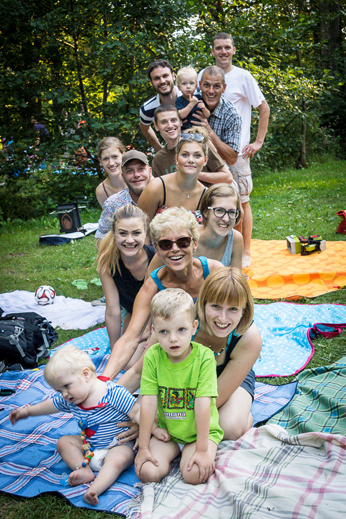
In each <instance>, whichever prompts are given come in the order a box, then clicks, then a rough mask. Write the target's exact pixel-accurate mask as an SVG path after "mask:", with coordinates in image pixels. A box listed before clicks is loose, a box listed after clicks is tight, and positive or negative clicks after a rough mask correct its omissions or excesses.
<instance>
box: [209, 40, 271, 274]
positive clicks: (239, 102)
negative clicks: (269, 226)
mask: <svg viewBox="0 0 346 519" xmlns="http://www.w3.org/2000/svg"><path fill="white" fill-rule="evenodd" d="M235 52H236V48H235V46H234V42H233V39H232V37H231V36H230V35H229V34H227V33H225V32H221V33H219V34H216V35H215V36H214V38H213V47H212V50H211V53H212V55H213V56H214V58H215V63H216V65H217V66H218V67H220V68H221V69H222V70H223V72H224V74H225V82H226V89H225V92H224V94H223V95H224V97H225V98H226V99H228V100H229V101H231V102H232V103H233V104H234V106H235V107H236V109H237V110H238V113H239V115H240V116H241V118H242V134H241V141H240V152H239V155H238V159H237V162H236V163H235V164H234V165H232V166H230V169H231V171H232V174H233V177H234V179H235V180H236V182H237V184H238V186H239V191H240V198H241V202H242V207H243V219H242V221H241V222H240V224H238V230H239V231H241V233H242V235H243V239H244V254H243V267H247V266H249V265H250V264H251V253H250V243H251V234H252V211H251V207H250V193H251V191H252V178H251V169H250V157H253V156H254V155H255V153H256V152H257V151H258V150H259V149H260V148H261V147H262V145H263V142H264V138H265V135H266V132H267V127H268V120H269V113H270V109H269V106H268V103H267V101H266V100H265V98H264V95H263V94H262V92H261V90H260V88H259V86H258V84H257V81H256V80H255V78H254V77H253V76H252V75H251V74H250V72H248V71H247V70H244V69H241V68H239V67H235V66H234V65H232V57H233V56H234V54H235ZM202 72H203V71H201V72H200V74H199V78H200V77H201V75H202ZM252 106H253V107H254V108H257V109H258V111H259V121H258V129H257V136H256V140H255V141H254V142H252V143H250V133H251V107H252Z"/></svg>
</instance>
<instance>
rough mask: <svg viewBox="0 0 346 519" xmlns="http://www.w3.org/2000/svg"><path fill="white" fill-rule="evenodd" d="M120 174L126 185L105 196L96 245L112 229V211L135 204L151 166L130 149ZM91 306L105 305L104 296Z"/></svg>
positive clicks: (147, 179) (149, 179)
mask: <svg viewBox="0 0 346 519" xmlns="http://www.w3.org/2000/svg"><path fill="white" fill-rule="evenodd" d="M121 174H122V176H123V179H124V181H125V184H126V185H127V187H126V188H125V189H123V190H122V191H119V192H118V193H115V195H111V196H109V197H108V198H107V200H106V201H105V203H104V204H103V209H102V213H101V217H100V219H99V226H98V229H97V231H96V234H95V238H96V239H97V247H98V246H99V244H100V241H101V240H102V238H103V237H104V236H105V235H106V234H107V232H108V231H110V230H111V229H112V221H113V216H114V213H115V211H116V210H117V209H119V207H122V206H124V205H127V204H134V205H137V202H138V198H139V197H140V195H141V194H142V191H143V190H144V188H145V187H146V186H147V185H148V184H149V182H150V181H151V179H152V175H151V167H150V166H149V161H148V157H147V156H146V155H145V153H142V152H141V151H137V150H130V151H127V152H126V153H124V155H123V156H122V161H121ZM91 304H92V305H93V306H105V305H106V298H105V296H103V297H101V298H100V299H96V300H95V301H92V302H91Z"/></svg>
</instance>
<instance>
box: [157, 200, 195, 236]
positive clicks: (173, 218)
mask: <svg viewBox="0 0 346 519" xmlns="http://www.w3.org/2000/svg"><path fill="white" fill-rule="evenodd" d="M149 229H150V236H151V239H152V242H153V244H154V245H156V244H157V242H158V241H159V240H160V239H161V238H162V236H163V235H164V234H165V233H168V232H170V231H172V229H174V230H179V231H185V230H186V232H187V233H188V234H189V235H190V236H191V238H192V239H193V240H194V241H195V242H197V241H198V239H199V230H198V223H197V220H196V217H195V216H194V215H193V214H192V213H191V212H190V211H187V210H186V209H185V208H184V207H169V208H168V209H165V210H164V211H163V212H162V213H159V214H157V215H156V216H155V217H154V218H153V220H152V221H151V223H150V226H149Z"/></svg>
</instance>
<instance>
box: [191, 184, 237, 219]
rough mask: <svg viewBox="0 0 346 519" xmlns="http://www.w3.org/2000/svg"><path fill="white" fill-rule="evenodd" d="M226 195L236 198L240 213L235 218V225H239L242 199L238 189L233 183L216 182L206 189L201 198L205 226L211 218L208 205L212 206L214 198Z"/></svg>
mask: <svg viewBox="0 0 346 519" xmlns="http://www.w3.org/2000/svg"><path fill="white" fill-rule="evenodd" d="M226 197H232V198H235V199H236V205H237V209H238V211H239V214H238V216H237V218H236V219H235V223H234V225H237V223H238V222H239V220H240V218H241V201H240V196H239V193H238V190H237V189H236V188H235V187H234V186H233V185H232V184H214V185H213V186H210V187H209V188H208V189H207V190H206V192H205V193H204V195H203V197H202V200H201V205H200V211H201V214H202V218H203V225H204V226H206V225H207V223H208V220H209V211H208V207H210V206H211V205H212V204H213V203H214V199H215V198H226Z"/></svg>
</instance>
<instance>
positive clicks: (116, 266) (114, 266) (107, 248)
mask: <svg viewBox="0 0 346 519" xmlns="http://www.w3.org/2000/svg"><path fill="white" fill-rule="evenodd" d="M130 218H139V219H140V220H141V221H142V222H143V226H144V232H145V233H146V232H147V230H148V216H147V215H146V214H145V213H144V212H143V211H142V210H141V209H140V208H139V207H137V206H136V205H133V204H127V205H123V206H122V207H119V208H118V209H117V210H116V211H115V213H114V216H113V220H112V229H111V230H110V231H109V232H108V233H107V234H106V235H105V236H104V237H103V238H102V240H101V243H100V246H99V250H98V253H97V260H96V261H97V271H98V272H100V273H101V274H102V273H107V274H110V275H111V276H113V275H114V274H115V272H116V271H119V272H120V274H121V270H120V261H119V260H120V251H119V249H118V246H117V244H116V241H115V237H114V233H115V226H116V224H117V223H118V222H119V221H120V220H129V219H130Z"/></svg>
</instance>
